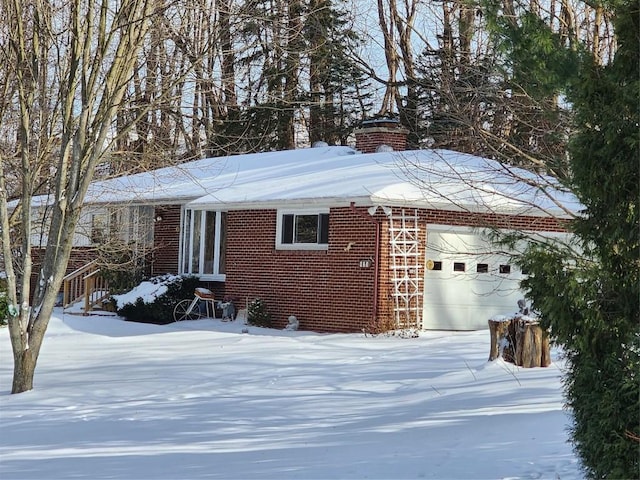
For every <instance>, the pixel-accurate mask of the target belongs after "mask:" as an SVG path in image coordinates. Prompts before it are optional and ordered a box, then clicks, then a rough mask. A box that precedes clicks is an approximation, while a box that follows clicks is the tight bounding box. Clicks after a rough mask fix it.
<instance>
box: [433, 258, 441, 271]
mask: <svg viewBox="0 0 640 480" xmlns="http://www.w3.org/2000/svg"><path fill="white" fill-rule="evenodd" d="M431 270H442V262H441V261H440V260H436V261H434V262H433V268H432V269H431Z"/></svg>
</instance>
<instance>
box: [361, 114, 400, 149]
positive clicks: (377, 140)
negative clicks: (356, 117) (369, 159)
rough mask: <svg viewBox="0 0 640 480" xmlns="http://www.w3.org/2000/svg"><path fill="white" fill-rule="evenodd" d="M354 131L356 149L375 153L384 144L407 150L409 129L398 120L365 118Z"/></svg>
mask: <svg viewBox="0 0 640 480" xmlns="http://www.w3.org/2000/svg"><path fill="white" fill-rule="evenodd" d="M353 133H354V134H355V136H356V150H359V151H361V152H362V153H374V152H376V151H377V150H378V148H380V147H381V146H382V145H386V146H387V147H391V148H392V149H393V150H397V151H401V150H406V148H407V135H408V134H409V130H407V129H406V128H404V127H403V126H402V125H400V121H398V120H394V119H390V118H380V119H375V120H365V121H364V122H362V125H361V126H360V128H358V129H356V130H355V131H354V132H353ZM382 148H385V147H382Z"/></svg>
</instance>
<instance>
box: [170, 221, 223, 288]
mask: <svg viewBox="0 0 640 480" xmlns="http://www.w3.org/2000/svg"><path fill="white" fill-rule="evenodd" d="M187 212H191V214H187ZM207 213H214V214H215V232H216V235H215V237H214V239H213V241H214V246H213V272H212V273H204V270H205V245H206V231H205V225H206V215H207ZM225 213H226V212H224V211H221V210H206V209H205V210H200V209H191V208H184V209H183V210H182V219H181V221H180V225H181V228H180V259H179V267H180V268H179V272H180V274H181V275H195V276H197V277H198V278H199V279H201V280H209V281H219V282H224V281H225V280H226V274H225V273H221V272H220V259H221V257H222V252H221V245H222V235H220V233H221V232H222V216H223V214H225ZM197 216H199V217H200V239H199V242H198V258H197V267H195V268H194V265H193V264H194V262H193V260H194V247H195V246H196V245H195V244H194V241H193V227H194V224H195V218H196V217H197ZM187 222H188V223H189V224H188V225H187ZM187 232H188V233H189V238H186V233H187ZM225 234H226V232H225ZM185 263H186V265H185ZM185 267H186V268H185Z"/></svg>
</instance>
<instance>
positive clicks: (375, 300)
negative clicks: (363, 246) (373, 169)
mask: <svg viewBox="0 0 640 480" xmlns="http://www.w3.org/2000/svg"><path fill="white" fill-rule="evenodd" d="M350 208H351V211H352V212H353V213H356V214H357V215H360V216H361V217H362V218H364V219H365V220H368V221H369V222H370V223H372V224H373V225H374V226H375V227H376V245H375V253H374V263H375V266H374V268H375V271H374V276H373V309H372V312H371V313H372V317H373V318H372V321H374V322H375V321H376V319H377V318H378V284H379V278H380V266H379V265H380V236H381V231H382V222H381V221H379V220H376V219H375V218H374V217H373V216H372V215H366V214H364V213H362V212H360V211H358V210H357V209H356V203H355V202H351V204H350Z"/></svg>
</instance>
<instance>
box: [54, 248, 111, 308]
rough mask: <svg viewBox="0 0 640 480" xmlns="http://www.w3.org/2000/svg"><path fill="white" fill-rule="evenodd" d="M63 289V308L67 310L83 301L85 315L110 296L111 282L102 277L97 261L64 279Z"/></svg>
mask: <svg viewBox="0 0 640 480" xmlns="http://www.w3.org/2000/svg"><path fill="white" fill-rule="evenodd" d="M63 287H64V290H63V299H62V305H63V307H64V308H67V307H69V305H72V304H74V303H76V302H78V301H79V300H83V301H84V314H85V315H87V314H88V313H89V312H90V311H91V310H92V309H93V307H94V305H96V304H97V303H98V302H100V301H101V300H103V299H104V298H106V297H108V296H109V282H108V281H107V279H105V278H104V277H103V276H102V275H100V267H99V266H98V262H97V260H93V261H92V262H89V263H87V264H86V265H84V266H82V267H80V268H78V269H77V270H75V271H73V272H71V273H69V274H68V275H66V276H65V277H64V279H63Z"/></svg>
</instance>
